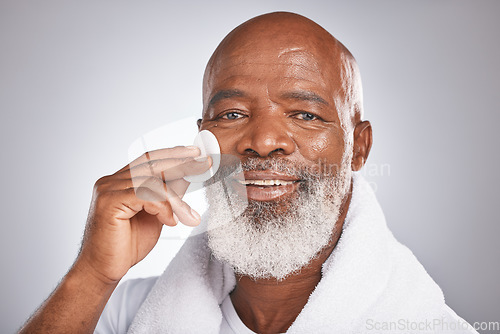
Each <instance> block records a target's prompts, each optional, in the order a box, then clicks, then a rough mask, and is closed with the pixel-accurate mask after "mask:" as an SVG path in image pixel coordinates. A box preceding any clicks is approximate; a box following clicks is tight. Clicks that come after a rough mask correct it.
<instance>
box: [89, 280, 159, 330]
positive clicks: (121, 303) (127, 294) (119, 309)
mask: <svg viewBox="0 0 500 334" xmlns="http://www.w3.org/2000/svg"><path fill="white" fill-rule="evenodd" d="M157 279H158V276H155V277H148V278H137V279H132V280H128V281H125V282H123V283H121V284H120V285H119V286H118V287H117V288H116V289H115V291H114V292H113V294H112V295H111V298H110V299H109V301H108V303H107V304H106V307H105V308H104V311H103V312H102V314H101V317H100V319H99V322H98V323H97V326H96V329H95V331H94V333H97V334H105V333H106V334H108V333H125V332H127V330H128V327H129V326H130V324H131V323H132V320H133V319H134V317H135V314H136V313H137V311H138V310H139V307H141V305H142V303H143V302H144V300H145V299H146V297H147V296H148V294H149V291H151V289H152V288H153V285H154V284H155V283H156V280H157Z"/></svg>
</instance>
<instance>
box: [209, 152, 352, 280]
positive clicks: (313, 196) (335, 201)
mask: <svg viewBox="0 0 500 334" xmlns="http://www.w3.org/2000/svg"><path fill="white" fill-rule="evenodd" d="M243 170H274V171H280V172H285V173H286V174H288V175H296V176H299V177H300V178H301V179H303V180H305V181H304V182H301V184H300V185H299V187H298V189H297V192H296V193H297V194H296V196H293V197H291V199H290V198H289V199H288V200H283V201H281V202H280V201H271V202H261V201H248V207H246V205H247V202H246V201H244V200H238V199H237V198H236V197H239V196H238V195H236V194H234V193H232V192H231V189H229V188H230V187H227V186H226V185H225V184H224V183H223V182H217V183H214V184H213V185H211V186H210V187H207V188H206V196H207V201H208V204H209V209H208V213H209V215H208V222H207V224H208V225H207V228H208V232H207V233H208V245H209V247H210V249H211V250H212V253H213V255H214V256H215V257H216V258H217V259H218V260H220V261H222V262H225V263H227V264H229V265H230V266H232V267H233V269H234V271H235V273H237V274H242V275H245V276H249V277H251V278H253V279H260V278H275V279H277V280H282V279H284V278H286V277H287V276H289V275H293V274H295V273H298V272H299V271H300V269H301V268H303V267H304V266H306V265H307V264H308V263H310V262H311V260H313V259H314V258H315V257H316V256H317V255H318V253H319V252H320V251H321V250H322V249H323V248H324V247H325V246H327V245H328V243H329V242H330V240H331V237H332V235H333V234H334V233H335V232H336V223H337V220H338V217H339V215H340V212H341V206H342V202H343V199H344V197H345V195H346V194H347V192H348V190H349V187H350V181H351V173H352V172H351V168H350V157H347V156H345V157H344V159H343V161H342V165H341V166H340V169H339V170H338V171H334V172H332V173H330V174H329V175H326V176H325V175H323V176H320V175H319V174H318V173H317V172H316V173H313V172H309V171H307V169H306V168H304V167H300V166H297V165H296V164H292V163H290V162H289V161H287V160H285V159H266V160H263V159H257V158H251V159H248V160H247V161H246V162H245V163H244V164H243ZM332 174H335V175H332ZM283 205H285V206H284V207H285V208H286V210H285V211H284V212H281V213H280V212H279V211H277V209H279V208H280V207H281V208H283ZM237 206H239V207H237ZM281 211H283V210H281ZM235 212H240V213H241V212H242V213H241V214H237V215H235Z"/></svg>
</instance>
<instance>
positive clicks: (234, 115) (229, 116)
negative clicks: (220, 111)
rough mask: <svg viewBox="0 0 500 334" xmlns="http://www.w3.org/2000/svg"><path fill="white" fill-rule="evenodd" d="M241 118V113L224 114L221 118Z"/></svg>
mask: <svg viewBox="0 0 500 334" xmlns="http://www.w3.org/2000/svg"><path fill="white" fill-rule="evenodd" d="M241 117H242V115H241V114H240V113H237V112H228V113H227V114H224V115H222V116H221V118H224V119H238V118H241Z"/></svg>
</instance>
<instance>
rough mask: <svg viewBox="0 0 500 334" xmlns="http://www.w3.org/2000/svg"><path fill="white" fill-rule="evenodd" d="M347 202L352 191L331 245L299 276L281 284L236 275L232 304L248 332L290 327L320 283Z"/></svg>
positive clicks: (342, 217) (274, 330)
mask: <svg viewBox="0 0 500 334" xmlns="http://www.w3.org/2000/svg"><path fill="white" fill-rule="evenodd" d="M351 190H352V185H351ZM350 201H351V192H349V194H348V195H347V196H346V199H345V200H344V203H343V205H342V210H341V214H340V216H339V218H338V220H337V223H336V224H335V233H334V234H333V235H332V237H331V239H330V242H329V243H328V245H327V246H326V247H325V248H323V249H322V250H321V252H320V253H319V254H318V256H317V257H316V258H315V259H313V260H312V261H311V262H310V263H309V264H308V265H307V266H306V267H304V268H302V269H301V271H300V272H299V273H298V274H295V275H291V276H289V277H287V278H285V279H283V280H280V281H278V280H276V279H257V280H255V279H252V278H250V277H248V276H243V275H237V277H236V279H237V283H236V287H235V289H234V290H233V291H232V292H231V301H232V303H233V305H234V308H235V309H236V312H237V313H238V316H239V317H240V319H241V320H242V321H243V323H244V324H245V325H246V326H247V327H248V328H249V329H251V330H253V331H254V332H258V333H283V332H285V331H286V330H287V329H288V328H289V327H290V326H291V325H292V323H293V322H294V321H295V319H296V318H297V316H298V315H299V313H300V312H301V311H302V309H303V308H304V306H305V305H306V303H307V301H308V299H309V296H310V295H311V293H312V292H313V291H314V289H315V288H316V285H318V283H319V281H320V280H321V275H322V274H321V269H322V265H323V263H324V262H325V261H326V259H328V257H329V256H330V254H331V253H332V251H333V249H334V248H335V246H336V245H337V242H338V240H339V238H340V234H341V232H342V227H343V224H344V219H345V216H346V214H347V209H348V208H349V203H350Z"/></svg>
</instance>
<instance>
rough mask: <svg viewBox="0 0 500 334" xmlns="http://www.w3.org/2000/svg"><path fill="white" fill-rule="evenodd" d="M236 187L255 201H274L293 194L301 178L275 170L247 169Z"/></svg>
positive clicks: (243, 194) (240, 192) (236, 183)
mask: <svg viewBox="0 0 500 334" xmlns="http://www.w3.org/2000/svg"><path fill="white" fill-rule="evenodd" d="M235 181H237V182H235V183H234V188H235V189H236V191H237V192H238V193H239V194H240V195H241V196H246V197H247V198H248V200H253V201H264V202H265V201H274V200H277V199H283V198H286V197H288V196H291V195H292V194H293V193H295V192H296V191H297V189H298V187H299V184H300V181H301V180H300V179H298V178H297V177H294V176H290V175H286V174H284V173H279V172H273V171H246V172H244V179H239V180H235Z"/></svg>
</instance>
